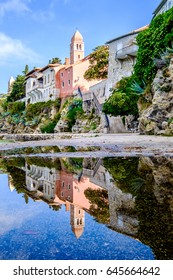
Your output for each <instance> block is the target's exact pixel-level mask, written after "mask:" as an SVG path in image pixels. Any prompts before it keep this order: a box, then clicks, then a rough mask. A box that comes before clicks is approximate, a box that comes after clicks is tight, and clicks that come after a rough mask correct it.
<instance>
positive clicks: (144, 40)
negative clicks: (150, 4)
mask: <svg viewBox="0 0 173 280" xmlns="http://www.w3.org/2000/svg"><path fill="white" fill-rule="evenodd" d="M136 40H137V44H138V46H139V50H138V53H137V61H136V64H135V66H134V74H133V79H134V80H136V81H137V82H139V83H141V82H142V80H144V81H145V82H146V83H151V82H152V81H153V79H154V77H155V75H156V71H157V68H156V66H155V62H154V59H156V58H160V57H161V55H162V54H163V53H164V52H165V51H166V48H168V47H169V48H171V46H172V43H173V8H172V9H170V10H169V11H167V12H165V13H164V14H160V15H158V16H157V17H155V18H154V19H153V20H152V21H151V23H150V26H149V28H148V29H146V30H144V31H142V32H140V33H139V34H138V36H137V38H136Z"/></svg>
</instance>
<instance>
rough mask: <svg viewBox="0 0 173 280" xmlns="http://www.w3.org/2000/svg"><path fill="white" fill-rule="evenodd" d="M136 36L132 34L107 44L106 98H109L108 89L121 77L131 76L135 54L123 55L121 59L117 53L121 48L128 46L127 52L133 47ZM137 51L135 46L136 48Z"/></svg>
mask: <svg viewBox="0 0 173 280" xmlns="http://www.w3.org/2000/svg"><path fill="white" fill-rule="evenodd" d="M136 36H137V34H132V35H129V36H126V37H123V38H120V39H117V40H114V41H113V42H111V43H110V44H109V67H108V80H107V85H106V96H107V97H109V96H110V89H111V88H112V87H114V86H115V84H116V83H117V82H118V81H120V80H121V79H122V78H123V77H129V76H131V74H132V71H133V67H134V64H135V61H136V58H135V54H133V55H134V56H131V55H124V56H122V58H121V59H119V58H118V56H117V53H119V54H120V51H121V49H122V52H123V48H126V47H128V46H129V52H131V51H132V50H131V49H130V47H131V46H134V41H135V38H136ZM135 46H136V45H135ZM136 51H137V46H136Z"/></svg>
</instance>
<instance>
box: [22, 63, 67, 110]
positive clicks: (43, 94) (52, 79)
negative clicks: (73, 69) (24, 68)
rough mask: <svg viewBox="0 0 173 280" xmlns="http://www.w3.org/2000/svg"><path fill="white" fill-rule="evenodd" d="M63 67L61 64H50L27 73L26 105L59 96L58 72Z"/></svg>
mask: <svg viewBox="0 0 173 280" xmlns="http://www.w3.org/2000/svg"><path fill="white" fill-rule="evenodd" d="M61 67H63V66H62V65H60V64H48V65H47V66H45V67H44V68H36V69H33V70H32V71H30V72H29V73H28V74H27V75H26V78H25V93H26V105H28V104H30V103H32V104H33V103H37V102H44V101H48V100H52V101H54V100H55V99H56V98H58V97H59V89H58V88H57V87H56V73H57V72H58V71H59V70H60V68H61Z"/></svg>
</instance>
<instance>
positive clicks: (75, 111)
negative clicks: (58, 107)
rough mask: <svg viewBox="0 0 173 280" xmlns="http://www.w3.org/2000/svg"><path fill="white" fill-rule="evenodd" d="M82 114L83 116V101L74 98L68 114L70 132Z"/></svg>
mask: <svg viewBox="0 0 173 280" xmlns="http://www.w3.org/2000/svg"><path fill="white" fill-rule="evenodd" d="M82 114H83V109H82V99H80V98H74V99H73V100H72V103H71V104H70V105H69V107H68V112H67V121H68V127H69V129H70V130H71V128H72V126H73V125H74V124H75V122H76V119H77V117H78V116H79V115H82Z"/></svg>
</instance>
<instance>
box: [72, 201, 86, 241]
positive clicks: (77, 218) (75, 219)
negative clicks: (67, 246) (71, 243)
mask: <svg viewBox="0 0 173 280" xmlns="http://www.w3.org/2000/svg"><path fill="white" fill-rule="evenodd" d="M84 217H85V211H84V210H83V209H82V208H81V207H79V206H77V205H72V204H71V205H70V224H71V228H72V231H73V233H74V234H75V236H76V238H79V237H81V235H82V233H83V231H84V225H85V221H84Z"/></svg>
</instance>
